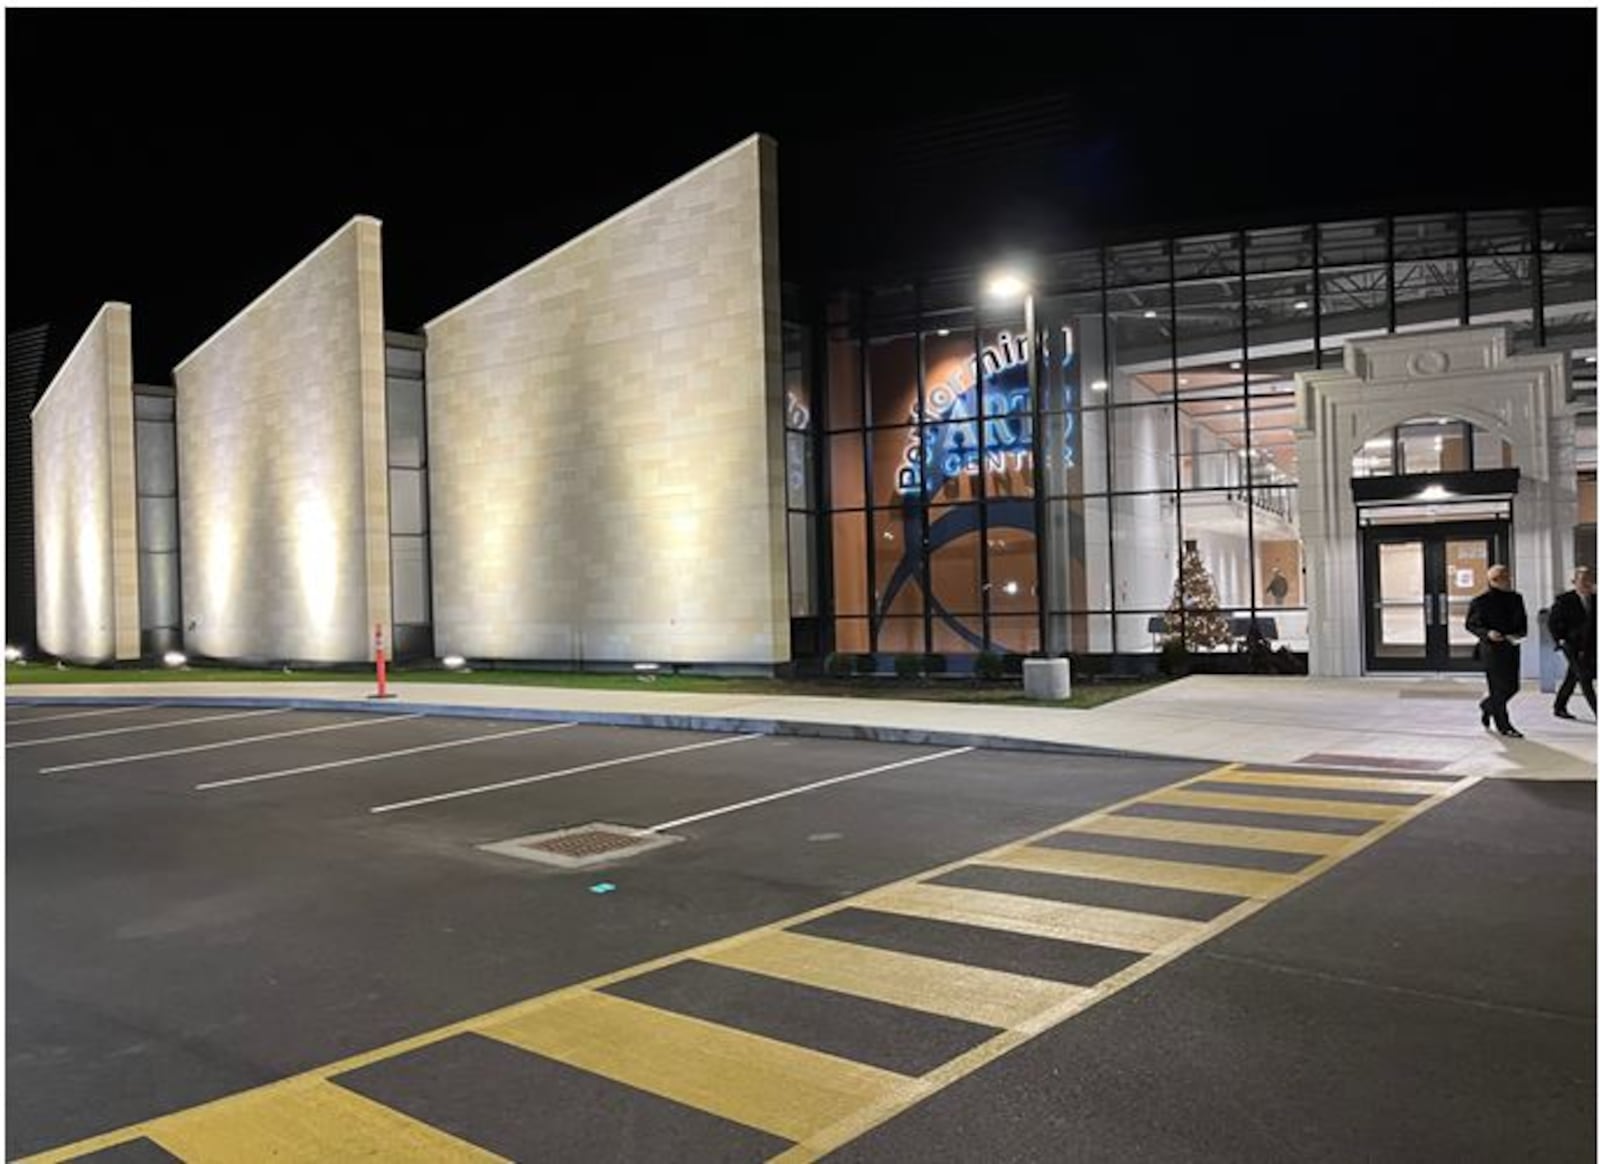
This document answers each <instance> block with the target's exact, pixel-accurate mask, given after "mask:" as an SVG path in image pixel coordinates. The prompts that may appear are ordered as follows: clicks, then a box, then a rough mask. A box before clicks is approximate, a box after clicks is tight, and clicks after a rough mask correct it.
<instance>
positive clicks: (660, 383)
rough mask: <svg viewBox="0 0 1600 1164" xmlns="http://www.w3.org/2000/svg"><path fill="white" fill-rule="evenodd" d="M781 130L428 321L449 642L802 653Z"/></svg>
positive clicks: (488, 647) (439, 610)
mask: <svg viewBox="0 0 1600 1164" xmlns="http://www.w3.org/2000/svg"><path fill="white" fill-rule="evenodd" d="M775 150H776V147H775V145H774V144H773V143H772V142H771V141H770V140H769V139H766V138H762V137H752V138H749V139H747V140H746V141H744V142H742V143H740V144H739V145H737V146H735V147H734V148H732V149H730V150H728V151H726V152H725V153H723V154H721V155H719V156H717V157H716V158H713V159H712V160H710V161H709V162H706V163H705V164H703V165H701V166H700V167H698V168H697V169H695V170H693V171H691V172H690V173H688V174H686V175H684V176H683V177H682V178H680V179H678V180H677V181H675V182H673V183H671V184H670V185H668V186H666V187H664V188H663V189H661V190H659V191H657V192H656V193H654V194H652V195H650V196H649V197H647V198H645V199H643V200H642V201H640V202H638V203H636V204H635V205H633V206H631V207H629V208H628V209H626V210H624V211H622V212H621V213H619V214H617V215H615V216H614V217H612V218H610V219H608V220H607V221H606V222H604V223H602V224H601V225H599V226H597V227H595V228H594V229H592V230H590V231H588V232H587V233H585V234H583V235H580V236H579V237H578V238H576V239H573V240H572V241H571V242H569V243H567V244H565V245H564V246H562V247H560V248H558V249H557V250H555V251H553V252H551V253H550V254H548V255H546V256H544V257H543V258H541V259H539V260H537V261H536V262H534V263H532V264H531V265H529V266H528V267H525V268H523V269H522V270H520V271H518V272H516V273H515V274H513V275H511V276H509V277H508V278H506V279H504V280H502V281H501V282H500V283H497V284H495V285H494V286H493V287H490V288H489V289H487V290H486V291H484V292H482V293H481V294H479V295H477V296H475V297H474V298H472V299H470V300H468V301H467V302H466V303H463V304H461V305H460V306H458V307H456V308H454V309H452V310H451V311H449V312H447V313H445V314H444V315H442V316H440V317H439V318H438V319H435V320H434V321H433V322H432V323H430V324H429V325H428V326H427V335H428V428H429V445H430V455H431V461H430V470H429V472H430V478H431V508H432V537H433V551H434V563H435V574H434V634H435V642H436V644H437V649H438V653H439V654H441V655H447V654H460V655H464V656H466V657H468V658H500V659H560V660H583V661H600V660H604V661H629V660H635V661H636V660H650V661H658V662H687V663H737V664H755V665H768V664H772V663H775V662H779V661H783V660H786V659H788V658H789V612H788V582H787V575H786V533H785V525H784V508H783V446H782V440H783V432H782V416H781V388H780V374H781V369H780V362H781V361H780V357H781V332H780V324H779V309H780V305H779V285H778V267H777V262H778V256H777V188H776V154H775Z"/></svg>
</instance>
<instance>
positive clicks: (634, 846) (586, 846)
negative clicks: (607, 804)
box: [478, 824, 683, 869]
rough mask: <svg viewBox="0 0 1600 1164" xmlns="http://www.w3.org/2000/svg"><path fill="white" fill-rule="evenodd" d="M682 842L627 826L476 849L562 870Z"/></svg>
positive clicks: (515, 840)
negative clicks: (553, 866)
mask: <svg viewBox="0 0 1600 1164" xmlns="http://www.w3.org/2000/svg"><path fill="white" fill-rule="evenodd" d="M682 839H683V838H682V837H669V836H666V835H664V834H662V833H653V832H651V831H650V830H648V829H635V828H629V827H628V826H627V825H614V824H586V825H578V826H577V827H576V828H570V829H558V830H557V831H555V832H553V833H535V834H534V835H532V836H527V837H514V838H512V839H511V840H509V841H496V842H494V843H493V844H490V845H479V846H478V848H480V849H482V850H483V851H484V852H486V853H499V854H500V855H501V856H503V857H516V858H518V859H519V860H523V861H540V862H543V863H544V864H547V865H557V866H559V867H561V868H563V869H581V868H583V867H584V866H585V865H597V864H599V863H600V862H602V861H619V860H621V859H623V858H624V857H632V856H634V855H636V854H638V853H643V852H646V851H648V850H650V849H659V848H660V847H661V846H662V845H670V844H672V843H674V842H675V841H681V840H682Z"/></svg>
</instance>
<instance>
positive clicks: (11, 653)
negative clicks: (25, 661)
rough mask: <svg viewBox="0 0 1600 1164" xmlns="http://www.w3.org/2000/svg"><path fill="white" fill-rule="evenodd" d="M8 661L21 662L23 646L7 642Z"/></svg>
mask: <svg viewBox="0 0 1600 1164" xmlns="http://www.w3.org/2000/svg"><path fill="white" fill-rule="evenodd" d="M6 662H8V663H20V662H22V648H21V647H15V646H12V645H11V644H10V643H7V644H6Z"/></svg>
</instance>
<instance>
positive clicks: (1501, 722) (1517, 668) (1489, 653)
mask: <svg viewBox="0 0 1600 1164" xmlns="http://www.w3.org/2000/svg"><path fill="white" fill-rule="evenodd" d="M1521 672H1522V648H1521V647H1519V646H1517V644H1515V643H1491V642H1485V643H1484V644H1483V673H1484V677H1485V678H1487V679H1488V681H1489V697H1488V698H1487V699H1485V700H1484V701H1483V702H1482V703H1480V704H1478V706H1479V707H1480V708H1482V709H1483V713H1484V714H1485V715H1487V716H1489V717H1490V718H1491V719H1493V720H1494V726H1495V727H1497V728H1499V729H1500V730H1501V731H1505V730H1506V728H1508V727H1510V726H1511V717H1510V716H1509V715H1507V714H1506V704H1508V703H1510V702H1511V697H1512V696H1513V695H1515V694H1516V693H1517V688H1518V687H1519V686H1520V685H1521V679H1520V675H1521Z"/></svg>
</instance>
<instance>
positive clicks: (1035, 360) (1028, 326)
mask: <svg viewBox="0 0 1600 1164" xmlns="http://www.w3.org/2000/svg"><path fill="white" fill-rule="evenodd" d="M987 290H988V292H989V296H990V297H991V298H993V299H996V300H1000V301H1003V302H1006V301H1013V300H1015V299H1016V298H1017V297H1018V296H1021V297H1022V328H1023V332H1024V334H1025V335H1026V337H1027V353H1028V416H1029V421H1030V424H1031V426H1032V437H1031V439H1030V441H1029V446H1030V447H1029V453H1028V456H1029V460H1030V462H1031V463H1032V467H1033V549H1034V566H1033V569H1034V583H1033V593H1034V600H1035V601H1036V602H1037V604H1038V607H1039V653H1040V654H1041V655H1045V656H1048V655H1049V654H1050V650H1049V641H1050V640H1049V629H1050V613H1049V605H1048V603H1047V601H1046V594H1045V568H1046V564H1047V563H1048V561H1049V557H1048V554H1047V552H1046V547H1045V536H1044V535H1045V521H1046V517H1047V514H1046V509H1045V504H1046V503H1045V473H1044V448H1043V445H1044V416H1043V409H1042V406H1041V403H1040V400H1039V395H1040V393H1039V352H1040V348H1041V347H1042V345H1041V344H1040V342H1039V329H1038V326H1037V324H1036V322H1035V319H1034V308H1033V287H1032V285H1031V284H1030V283H1029V282H1028V280H1027V279H1025V278H1023V277H1022V275H1020V274H1018V273H1017V272H1015V271H997V272H996V273H995V274H994V275H992V276H991V277H990V279H989V282H988V286H987ZM982 395H983V390H982V380H981V377H980V380H979V400H980V415H981V401H982ZM980 472H981V468H980Z"/></svg>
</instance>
